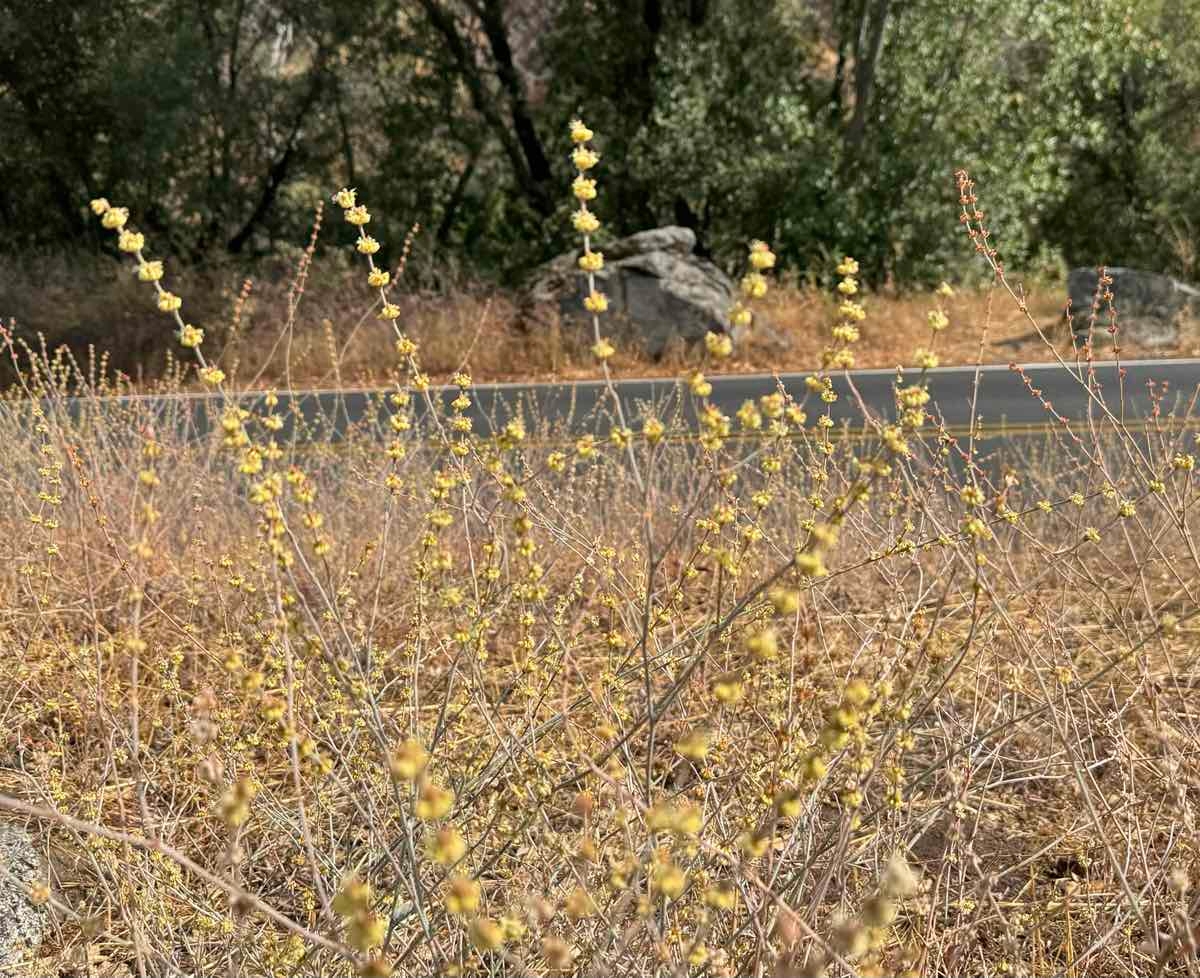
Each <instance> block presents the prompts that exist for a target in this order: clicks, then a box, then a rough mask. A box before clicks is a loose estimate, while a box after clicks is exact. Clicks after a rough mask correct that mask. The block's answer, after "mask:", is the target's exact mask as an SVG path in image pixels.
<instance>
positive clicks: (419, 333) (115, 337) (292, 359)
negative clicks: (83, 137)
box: [0, 257, 1200, 388]
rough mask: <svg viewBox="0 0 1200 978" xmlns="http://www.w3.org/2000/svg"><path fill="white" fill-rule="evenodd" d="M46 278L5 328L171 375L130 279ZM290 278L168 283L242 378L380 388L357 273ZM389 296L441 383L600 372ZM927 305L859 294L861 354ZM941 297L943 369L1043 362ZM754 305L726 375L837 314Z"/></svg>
mask: <svg viewBox="0 0 1200 978" xmlns="http://www.w3.org/2000/svg"><path fill="white" fill-rule="evenodd" d="M41 275H42V273H41V272H39V274H38V280H39V281H40V280H41ZM49 279H50V281H52V282H57V283H65V284H57V285H53V286H52V289H53V292H52V294H51V295H46V294H45V293H44V291H42V290H41V289H40V288H38V287H35V285H34V282H33V281H32V280H30V279H28V278H26V277H24V275H23V274H22V273H20V272H19V270H18V271H15V272H14V274H12V275H9V276H7V282H8V284H7V286H0V315H3V316H4V317H5V318H7V319H11V320H12V321H13V322H14V323H15V324H16V327H17V335H18V336H20V337H22V338H24V339H25V341H26V342H29V343H31V344H33V345H35V346H36V345H39V339H38V336H39V334H40V335H42V336H45V337H46V338H47V341H48V347H49V348H50V349H53V348H54V347H55V346H56V345H57V344H58V343H60V342H67V343H68V344H69V345H70V346H71V348H72V349H73V350H74V351H75V354H76V356H77V357H86V350H87V348H88V345H89V344H91V345H92V346H93V347H94V348H95V349H98V350H103V351H105V352H106V353H107V354H108V357H109V361H110V363H111V365H112V366H113V367H114V368H115V369H118V370H120V371H121V372H123V373H125V374H127V375H129V376H131V377H133V378H135V383H136V386H139V387H142V388H145V387H147V386H149V382H150V379H151V378H153V377H156V376H162V375H163V374H164V372H165V373H166V374H167V375H170V374H171V372H172V369H173V367H174V361H172V360H169V359H168V355H166V354H164V344H165V342H166V340H167V339H169V337H167V336H166V331H165V330H164V328H163V322H162V318H161V315H160V314H158V313H157V312H156V310H155V309H154V308H153V303H152V302H151V301H150V300H149V299H148V298H147V296H146V294H145V290H144V289H142V290H139V289H138V288H137V285H138V283H136V282H128V281H123V280H117V281H114V279H113V272H112V269H111V268H108V269H106V268H105V267H103V266H101V267H99V268H90V269H89V270H88V271H86V272H85V273H83V274H77V275H75V276H70V275H63V276H57V275H51V276H49ZM290 279H291V275H290V273H288V274H285V273H284V272H282V271H279V272H274V273H271V274H270V275H269V276H263V277H259V278H253V279H250V280H249V281H250V282H251V285H250V288H249V291H248V294H247V299H246V301H245V302H244V303H240V304H239V295H240V294H241V293H242V291H243V289H244V287H245V286H244V282H245V281H246V280H245V279H244V278H243V277H242V275H241V274H240V273H237V272H228V273H220V274H218V273H201V272H192V273H191V274H190V275H187V276H184V278H183V279H182V284H181V285H180V286H179V288H180V290H181V291H186V292H187V294H188V295H191V294H193V293H194V294H198V295H200V296H201V297H202V301H201V302H200V304H199V306H198V311H197V312H194V313H193V315H195V316H196V317H197V319H196V321H197V322H199V323H203V324H204V325H205V327H206V329H208V330H209V332H210V334H211V336H212V338H213V349H214V351H219V358H218V359H219V362H220V363H221V365H222V366H223V367H224V368H225V370H226V371H227V372H228V373H229V374H230V375H231V376H232V377H233V378H234V380H235V381H236V382H237V384H238V385H239V386H249V387H266V386H287V385H288V383H289V381H290V383H291V384H293V385H295V386H304V387H318V388H321V387H324V388H329V387H340V386H344V385H355V386H371V385H378V384H386V383H388V382H389V380H390V377H391V374H390V373H389V371H390V366H389V365H390V364H391V363H392V362H393V360H394V355H393V352H392V349H391V342H390V340H389V339H388V336H387V335H386V334H385V332H384V331H381V330H379V329H378V328H377V324H376V320H375V317H374V312H373V309H372V308H371V307H370V306H368V305H365V304H364V303H363V301H362V281H361V276H359V275H356V274H350V273H345V272H341V271H338V270H336V269H325V270H323V269H322V260H321V258H320V257H318V259H317V261H316V262H315V263H314V271H313V277H312V278H311V279H310V281H309V283H308V287H307V294H306V295H305V296H304V301H303V303H302V304H301V305H300V306H299V309H298V311H297V313H296V315H295V317H294V318H293V319H292V320H291V322H290V324H289V317H288V315H287V308H288V295H289V292H290V291H291V281H290ZM397 302H398V304H399V305H400V307H401V309H402V316H401V320H400V321H401V322H402V323H403V324H404V325H405V328H406V329H407V330H408V331H409V332H410V333H411V335H413V336H414V337H415V338H417V339H418V340H419V341H420V343H421V348H422V353H423V364H424V368H425V369H426V370H427V371H428V372H429V373H430V375H431V376H432V377H433V378H434V379H436V380H439V381H445V380H447V379H448V378H449V377H450V375H451V374H452V373H453V372H454V371H455V370H457V369H459V368H460V367H461V366H462V365H464V364H466V363H470V365H471V367H472V369H473V370H474V371H475V373H476V375H477V376H480V377H484V378H487V379H488V380H492V381H515V380H530V381H551V380H573V379H581V378H586V377H594V376H597V375H598V372H597V368H596V364H595V360H594V358H593V357H592V355H591V353H590V346H591V337H590V335H589V334H588V333H587V332H586V331H585V330H583V329H582V328H579V327H571V326H570V325H568V326H566V327H564V326H560V325H558V324H553V323H552V324H551V325H550V326H548V327H545V328H540V329H538V330H536V331H526V330H524V329H522V328H521V327H520V324H519V316H518V313H517V309H516V301H515V296H514V295H513V294H511V293H508V292H504V291H497V290H493V289H486V288H482V287H480V288H475V289H467V288H460V289H458V290H456V291H455V292H454V293H452V294H449V295H438V294H432V293H425V292H420V291H417V292H409V293H401V294H399V295H398V296H397ZM1028 302H1029V310H1030V313H1031V314H1032V316H1033V317H1034V319H1035V321H1036V322H1037V323H1038V325H1040V326H1041V327H1042V328H1043V330H1044V331H1045V333H1046V334H1047V336H1049V337H1050V338H1051V340H1052V343H1053V346H1054V347H1055V348H1056V349H1057V350H1058V352H1059V353H1061V354H1063V355H1064V356H1068V357H1069V356H1070V353H1069V351H1070V343H1069V342H1068V340H1067V335H1066V330H1065V328H1064V327H1063V325H1062V323H1061V317H1062V311H1063V306H1064V304H1065V297H1064V295H1063V290H1062V288H1061V286H1055V285H1042V286H1037V287H1034V288H1031V289H1030V291H1029V294H1028ZM930 303H931V297H930V295H929V294H927V293H921V292H914V293H906V294H892V293H884V294H878V295H872V294H868V295H867V296H866V297H865V299H864V304H865V306H866V308H867V310H868V312H869V314H870V319H869V321H868V322H867V323H866V324H865V327H864V329H863V335H862V340H861V341H860V343H859V344H857V349H856V352H857V361H858V365H859V366H862V367H894V366H896V365H897V364H907V365H911V363H912V351H913V350H914V349H915V348H916V347H917V346H919V345H921V343H922V342H924V340H925V339H926V338H927V334H928V327H927V324H926V318H925V317H926V314H927V312H928V310H929V308H930ZM239 305H240V310H241V311H240V314H237V313H235V309H237V308H238V307H239ZM947 307H948V311H949V313H950V315H951V321H952V324H953V326H954V328H953V329H952V330H950V331H948V332H947V333H946V334H945V336H944V337H943V340H942V345H941V346H940V347H939V353H940V357H941V360H942V362H943V363H944V364H948V365H949V364H970V363H975V362H977V361H980V360H981V361H982V362H984V363H1009V362H1013V361H1015V362H1019V363H1030V362H1040V361H1046V360H1051V359H1053V351H1052V349H1051V348H1050V347H1048V346H1047V345H1046V344H1045V343H1044V342H1043V341H1042V340H1041V339H1040V338H1039V337H1038V336H1037V334H1036V332H1035V331H1034V329H1033V327H1032V326H1031V324H1030V322H1029V319H1028V318H1026V316H1025V315H1024V314H1023V313H1022V312H1021V311H1020V310H1019V309H1017V308H1016V307H1015V305H1014V304H1013V303H1011V302H996V300H995V296H994V294H993V293H992V292H991V291H990V290H986V289H982V290H964V291H961V292H959V293H958V294H957V295H956V296H955V297H954V298H952V299H951V300H949V302H948V303H947ZM762 314H763V315H764V316H765V318H766V319H767V320H768V322H769V323H770V324H771V327H772V336H775V337H779V338H781V339H782V340H783V341H784V343H785V347H784V348H783V349H780V348H779V346H778V344H777V343H775V342H765V341H763V340H762V338H761V337H760V336H756V335H755V334H753V333H752V334H751V336H750V338H749V340H748V342H747V343H745V344H743V345H742V346H741V347H740V348H739V349H738V350H737V351H736V352H735V354H734V356H733V357H732V358H730V360H728V361H726V362H725V363H724V364H722V366H721V369H722V371H727V372H786V371H807V370H812V369H815V368H816V367H818V366H819V354H820V351H821V350H822V349H823V348H824V346H825V343H826V337H827V336H828V332H829V323H830V322H831V320H832V318H833V317H834V315H835V314H836V303H835V302H834V300H833V298H832V297H831V296H830V295H829V294H827V293H823V292H819V291H816V290H813V289H809V288H803V287H797V286H785V287H781V288H778V289H776V290H774V291H773V292H772V293H771V294H770V295H769V296H768V298H767V300H766V301H765V302H764V304H763V308H762ZM235 320H236V326H235V325H234V322H235ZM72 324H73V325H72ZM985 324H986V328H985ZM1121 355H1122V356H1123V357H1125V358H1131V357H1163V356H1197V355H1200V332H1198V331H1195V330H1192V331H1186V332H1185V333H1184V334H1183V336H1182V339H1181V341H1180V343H1179V345H1178V346H1176V347H1173V348H1166V349H1164V348H1156V349H1146V348H1143V347H1140V346H1139V345H1138V344H1136V343H1132V342H1125V343H1123V344H1122V348H1121ZM702 358H703V357H702V350H700V349H695V348H693V349H690V350H689V349H683V348H678V349H675V350H671V351H668V353H667V354H666V355H665V356H664V357H663V358H661V359H659V360H653V359H651V358H649V357H647V356H645V355H643V354H641V353H639V351H638V350H637V348H636V346H635V345H634V344H632V343H629V342H623V343H622V344H621V345H620V347H619V349H618V352H617V355H616V356H615V357H614V358H613V360H612V366H613V370H614V373H615V374H616V375H618V376H663V375H667V376H672V375H677V374H679V373H681V372H683V371H684V370H685V369H689V368H694V367H695V365H696V364H697V363H699V362H700V360H701V359H702ZM289 372H290V376H289ZM138 378H141V379H138ZM183 379H184V380H185V382H187V383H189V384H190V383H191V381H190V380H187V379H186V378H183Z"/></svg>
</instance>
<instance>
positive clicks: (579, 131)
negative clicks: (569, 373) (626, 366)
mask: <svg viewBox="0 0 1200 978" xmlns="http://www.w3.org/2000/svg"><path fill="white" fill-rule="evenodd" d="M570 131H571V142H572V143H574V145H575V148H574V149H573V150H572V152H571V163H572V164H573V165H574V167H575V169H576V170H577V171H578V172H577V174H576V176H575V180H574V182H573V183H572V184H571V193H572V194H573V195H574V196H575V200H576V201H577V202H578V205H579V206H578V208H577V209H576V210H575V212H574V213H573V214H572V215H571V226H572V227H574V228H575V230H576V231H578V232H579V233H580V234H581V235H583V254H582V255H580V256H579V268H580V270H581V271H583V272H585V273H586V274H587V295H586V296H585V297H584V299H583V307H584V309H586V310H587V311H588V312H590V313H591V314H592V331H593V334H594V342H593V343H592V355H593V356H594V357H595V358H596V359H597V360H599V361H600V362H601V363H605V364H606V362H607V361H608V359H609V358H610V357H611V356H612V355H613V354H614V353H616V352H617V351H616V349H615V348H614V347H613V345H612V343H610V342H609V341H608V340H607V339H605V338H604V337H602V336H601V335H600V320H599V316H600V314H601V313H603V312H607V311H608V297H607V296H606V295H605V294H604V293H603V292H601V291H600V290H599V289H597V288H596V273H597V272H600V271H603V270H604V255H603V253H602V252H599V251H593V250H592V239H591V236H592V235H593V234H595V233H596V232H597V231H598V230H599V229H600V219H599V218H598V217H596V215H595V213H594V212H593V211H592V210H591V209H590V208H589V207H588V202H589V201H593V200H595V199H596V181H595V179H594V178H592V177H589V176H587V172H588V171H589V170H591V169H593V168H594V167H595V166H596V164H597V163H599V162H600V154H599V153H597V152H596V151H595V150H594V149H592V148H591V147H590V146H589V145H588V143H589V142H591V140H592V138H593V136H594V135H595V134H594V133H593V132H592V130H590V129H589V128H588V127H587V126H585V125H584V124H583V123H582V122H581V121H580V120H578V119H576V120H574V121H573V122H572V123H571V127H570ZM606 369H607V366H606Z"/></svg>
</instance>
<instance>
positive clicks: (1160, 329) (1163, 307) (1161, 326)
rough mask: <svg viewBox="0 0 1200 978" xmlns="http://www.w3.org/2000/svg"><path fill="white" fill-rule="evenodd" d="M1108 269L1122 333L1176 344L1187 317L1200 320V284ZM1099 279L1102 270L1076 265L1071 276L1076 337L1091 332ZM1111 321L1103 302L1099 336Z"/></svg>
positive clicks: (1149, 341) (1149, 343)
mask: <svg viewBox="0 0 1200 978" xmlns="http://www.w3.org/2000/svg"><path fill="white" fill-rule="evenodd" d="M1108 274H1109V277H1110V278H1112V285H1110V286H1109V288H1110V289H1111V290H1112V294H1113V305H1114V306H1115V307H1116V310H1117V327H1118V328H1119V329H1120V333H1119V336H1120V337H1124V338H1125V339H1130V340H1134V341H1136V342H1138V343H1141V344H1143V345H1145V346H1151V347H1155V346H1173V345H1174V344H1175V343H1177V342H1178V341H1179V330H1180V326H1181V324H1182V323H1183V322H1185V321H1187V320H1200V289H1197V288H1195V287H1193V286H1191V285H1186V284H1184V283H1183V282H1179V281H1176V280H1175V279H1173V278H1171V277H1170V276H1168V275H1158V274H1156V273H1154V272H1144V271H1140V270H1139V269H1136V268H1110V269H1108ZM1098 284H1099V272H1098V271H1097V270H1096V269H1094V268H1074V269H1072V270H1071V272H1070V273H1069V274H1068V275H1067V294H1068V295H1069V296H1070V298H1071V318H1072V328H1073V329H1074V332H1075V336H1076V338H1084V337H1086V335H1087V332H1088V325H1089V321H1090V319H1091V314H1092V302H1093V301H1094V299H1095V296H1096V289H1097V286H1098ZM1108 325H1109V311H1108V306H1107V303H1105V302H1101V303H1100V305H1099V308H1098V310H1097V315H1096V324H1095V332H1094V336H1095V338H1096V339H1098V340H1104V339H1106V338H1107V337H1108V335H1109V334H1108Z"/></svg>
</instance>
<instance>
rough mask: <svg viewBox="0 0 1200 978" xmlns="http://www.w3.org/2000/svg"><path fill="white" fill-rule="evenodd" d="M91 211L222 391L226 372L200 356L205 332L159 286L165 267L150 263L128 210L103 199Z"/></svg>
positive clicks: (183, 343)
mask: <svg viewBox="0 0 1200 978" xmlns="http://www.w3.org/2000/svg"><path fill="white" fill-rule="evenodd" d="M89 207H90V208H91V211H92V213H93V214H95V215H96V216H97V217H99V218H100V223H101V225H102V226H103V227H104V228H106V229H107V230H109V231H114V232H116V235H117V248H118V249H119V250H120V251H123V252H124V253H125V254H127V255H131V256H133V257H134V258H135V259H136V260H137V277H138V281H140V282H148V283H150V284H151V285H153V286H154V291H155V293H156V298H155V301H156V304H157V305H158V309H159V311H160V312H164V313H166V314H167V315H169V316H173V317H174V318H175V322H176V323H177V325H178V330H177V331H176V334H175V335H176V337H177V338H178V340H179V344H180V345H181V346H183V347H184V348H186V349H189V350H192V351H194V353H195V356H196V359H197V361H198V363H199V372H200V378H201V380H203V381H204V382H205V383H206V384H208V385H210V386H214V387H219V386H220V385H221V384H222V383H224V381H225V373H224V371H222V370H220V369H219V368H218V367H215V366H213V365H211V364H209V363H208V362H207V361H206V360H205V359H204V355H203V354H202V353H201V352H200V347H201V345H202V344H203V342H204V330H202V329H198V328H197V327H195V326H191V325H189V324H187V323H185V322H184V321H183V319H182V318H181V317H180V314H179V311H180V309H182V308H183V300H182V299H181V298H180V297H179V296H177V295H176V294H175V293H174V292H169V291H167V290H166V289H164V288H163V287H162V285H160V284H159V283H160V282H161V281H162V277H163V263H162V261H161V260H159V259H149V258H147V257H146V256H145V254H143V250H144V249H145V247H146V236H145V235H144V234H142V233H141V232H140V231H135V230H134V229H133V228H131V227H129V208H127V207H114V206H113V205H112V204H110V203H109V202H108V200H107V199H106V198H104V197H97V198H95V199H94V200H92V201H91V202H90V203H89Z"/></svg>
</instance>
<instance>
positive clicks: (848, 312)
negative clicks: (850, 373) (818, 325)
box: [821, 255, 867, 370]
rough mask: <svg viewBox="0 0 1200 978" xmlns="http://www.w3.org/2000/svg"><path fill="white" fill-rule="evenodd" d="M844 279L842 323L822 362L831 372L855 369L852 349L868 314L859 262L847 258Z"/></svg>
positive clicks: (842, 272) (841, 268)
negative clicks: (862, 298) (861, 299)
mask: <svg viewBox="0 0 1200 978" xmlns="http://www.w3.org/2000/svg"><path fill="white" fill-rule="evenodd" d="M837 273H838V275H839V276H840V277H841V281H840V282H838V285H837V290H838V292H839V293H840V294H841V296H842V300H841V302H840V304H839V305H838V317H839V318H838V323H837V325H836V326H834V327H833V339H834V346H832V347H830V348H829V349H827V350H825V352H824V353H823V354H822V357H821V359H822V363H823V365H824V366H825V367H826V368H827V369H834V370H849V369H850V368H851V367H853V366H854V350H853V349H852V347H853V346H854V344H855V343H857V342H858V341H859V339H860V337H861V334H860V332H859V328H858V324H859V323H861V322H862V321H863V320H864V319H866V318H867V311H866V309H864V308H863V307H862V304H861V303H859V302H858V300H857V299H854V298H852V297H853V296H856V295H858V294H859V291H860V288H859V283H858V278H857V276H858V262H856V261H855V260H854V259H853V258H851V257H850V256H849V255H847V256H846V257H845V258H843V259H842V260H841V261H840V262H839V263H838V266H837Z"/></svg>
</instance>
